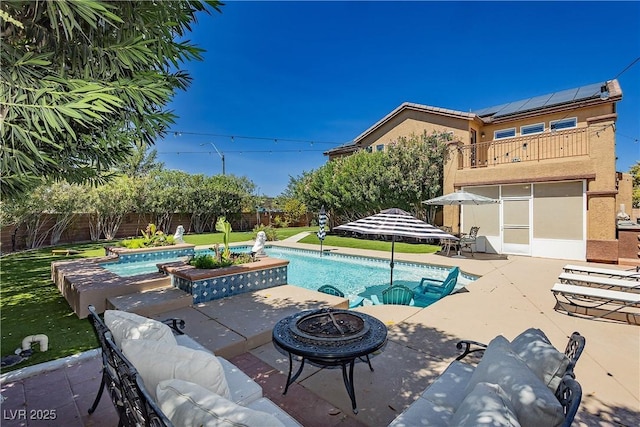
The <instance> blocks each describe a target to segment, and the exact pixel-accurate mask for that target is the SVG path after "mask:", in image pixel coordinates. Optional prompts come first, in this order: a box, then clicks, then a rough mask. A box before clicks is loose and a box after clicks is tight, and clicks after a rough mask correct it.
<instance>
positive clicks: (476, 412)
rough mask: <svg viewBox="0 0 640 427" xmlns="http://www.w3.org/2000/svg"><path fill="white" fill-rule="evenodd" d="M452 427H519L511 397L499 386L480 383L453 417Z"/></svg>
mask: <svg viewBox="0 0 640 427" xmlns="http://www.w3.org/2000/svg"><path fill="white" fill-rule="evenodd" d="M449 425H450V426H465V427H478V426H491V427H519V426H520V423H519V422H518V419H517V418H516V415H515V410H514V409H513V406H512V404H511V400H510V399H509V396H507V395H506V393H505V392H504V390H502V387H500V386H499V385H497V384H489V383H478V384H476V386H475V387H474V388H473V390H472V391H471V393H469V394H468V395H467V397H465V398H464V400H463V401H462V403H461V404H460V406H459V407H458V409H457V410H456V412H455V413H454V414H453V417H451V421H450V423H449Z"/></svg>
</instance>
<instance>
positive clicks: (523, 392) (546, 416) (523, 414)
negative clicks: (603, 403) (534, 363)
mask: <svg viewBox="0 0 640 427" xmlns="http://www.w3.org/2000/svg"><path fill="white" fill-rule="evenodd" d="M481 382H487V383H492V384H498V385H500V387H502V389H503V390H504V392H505V393H506V394H507V396H509V400H510V401H511V404H512V405H513V408H514V409H515V411H516V415H517V417H518V421H519V422H520V424H521V425H522V426H523V427H528V426H534V427H538V426H548V427H552V426H559V425H561V424H562V422H563V421H564V412H563V409H562V405H561V404H560V402H559V401H558V399H556V397H555V395H554V394H553V393H552V392H551V391H550V390H549V388H548V387H547V386H546V384H544V383H543V382H542V381H540V379H539V378H538V377H537V376H536V375H535V374H534V373H533V372H532V371H531V370H530V369H529V367H527V365H526V364H525V363H524V362H523V361H522V359H520V357H519V356H518V355H516V354H515V353H514V352H513V350H512V349H511V345H510V344H509V341H507V339H506V338H505V337H503V336H502V335H499V336H497V337H496V338H494V339H493V340H492V341H491V342H490V343H489V345H488V346H487V349H486V351H485V352H484V356H483V357H482V360H480V363H478V366H477V367H476V369H475V371H474V372H473V375H472V376H471V379H470V380H469V383H468V384H467V388H466V392H465V393H466V394H469V393H471V392H472V391H473V389H474V387H475V386H476V384H478V383H481Z"/></svg>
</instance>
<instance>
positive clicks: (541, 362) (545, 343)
mask: <svg viewBox="0 0 640 427" xmlns="http://www.w3.org/2000/svg"><path fill="white" fill-rule="evenodd" d="M511 348H512V349H513V351H514V353H515V354H517V355H518V356H520V358H521V359H522V360H523V361H524V363H526V364H527V366H528V367H529V369H531V370H532V371H533V373H534V374H536V376H537V377H538V378H540V380H541V381H542V382H543V383H545V384H546V385H547V387H549V389H550V390H551V391H553V392H555V391H556V389H557V388H558V386H559V385H560V382H561V381H562V377H563V376H564V373H565V372H566V370H567V366H569V358H568V357H567V356H566V355H565V354H564V353H563V352H561V351H558V350H557V349H556V348H555V347H554V346H553V345H552V344H551V341H549V338H547V336H546V335H545V334H544V332H542V331H541V330H540V329H535V328H530V329H527V330H526V331H524V332H523V333H521V334H520V335H518V336H517V337H515V338H514V339H513V341H511Z"/></svg>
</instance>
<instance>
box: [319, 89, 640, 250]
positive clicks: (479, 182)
mask: <svg viewBox="0 0 640 427" xmlns="http://www.w3.org/2000/svg"><path fill="white" fill-rule="evenodd" d="M620 99H622V91H621V89H620V86H619V84H618V81H617V80H610V81H606V82H601V83H596V84H592V85H588V86H582V87H579V88H575V89H569V90H563V91H560V92H556V93H551V94H548V95H542V96H536V97H533V98H529V99H524V100H520V101H515V102H509V103H506V104H503V105H498V106H495V107H491V108H485V109H482V110H479V111H475V112H470V113H469V112H462V111H455V110H450V109H445V108H437V107H431V106H428V105H419V104H412V103H404V104H402V105H400V106H399V107H398V108H396V109H395V110H393V111H392V112H390V113H389V114H387V115H386V116H385V117H384V118H382V119H381V120H380V121H378V122H377V123H375V124H374V125H373V126H371V127H370V128H369V129H367V130H366V131H365V132H364V133H362V134H361V135H359V136H358V137H357V138H355V139H354V140H353V142H351V143H349V144H346V145H343V146H340V147H336V148H334V149H332V150H329V151H327V152H326V153H325V154H326V155H328V156H329V159H330V160H331V159H333V158H335V157H338V156H343V155H348V154H350V153H353V152H354V151H356V150H360V149H368V150H385V147H386V145H387V144H390V143H393V142H394V141H396V140H397V139H398V137H400V136H409V135H411V134H416V135H419V134H421V133H422V132H424V131H425V130H426V131H427V132H428V133H431V132H433V131H436V132H449V133H451V134H452V141H451V142H450V143H449V158H448V160H447V161H446V163H445V171H444V193H445V194H446V193H450V192H453V191H455V190H458V189H464V190H466V191H469V192H473V193H476V194H480V195H483V196H488V197H491V198H494V199H497V200H499V201H500V203H496V204H492V205H478V206H475V205H474V206H468V205H465V206H462V207H458V206H445V207H444V210H443V223H444V225H451V226H452V227H453V229H454V231H456V232H460V231H462V232H465V231H466V232H468V231H469V229H470V227H472V226H479V227H480V232H479V236H480V238H479V243H478V249H479V250H482V251H486V252H494V253H504V254H520V255H531V256H537V257H549V258H565V259H576V260H590V261H604V262H617V260H618V241H617V236H616V226H617V222H616V214H617V213H618V211H619V210H620V205H621V204H625V205H626V206H627V207H628V208H630V207H631V187H630V185H629V182H630V179H629V176H628V175H627V176H626V177H625V176H624V174H620V173H616V170H615V164H616V154H615V153H616V150H615V148H616V147H615V124H616V118H617V115H616V102H618V101H620ZM622 181H624V183H623V184H624V185H623V186H622V187H621V189H623V190H624V191H619V186H620V183H621V182H622Z"/></svg>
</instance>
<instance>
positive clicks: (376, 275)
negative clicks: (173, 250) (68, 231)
mask: <svg viewBox="0 0 640 427" xmlns="http://www.w3.org/2000/svg"><path fill="white" fill-rule="evenodd" d="M233 250H234V251H237V252H248V251H249V250H250V248H249V247H235V248H233ZM265 250H266V252H267V255H269V256H271V257H275V258H282V259H286V260H288V261H289V266H288V271H287V275H288V281H287V282H288V283H289V284H291V285H295V286H300V287H302V288H306V289H310V290H317V289H318V288H319V287H320V286H322V285H333V286H335V287H337V288H338V289H340V290H341V291H342V292H344V294H345V297H347V298H349V299H355V297H356V296H364V297H369V296H370V295H372V294H378V295H379V294H380V292H381V291H382V289H384V288H385V287H388V286H389V279H390V270H389V259H377V258H367V257H360V256H352V255H343V254H336V253H332V252H324V253H323V255H322V257H321V256H320V253H319V251H310V250H303V249H293V248H284V247H276V246H271V247H267V248H265ZM208 251H209V250H198V251H196V254H199V253H206V252H208ZM171 261H176V257H173V258H162V257H159V258H155V259H153V260H149V261H141V262H127V263H110V264H103V267H104V268H106V269H107V270H109V271H111V272H113V273H115V274H118V275H120V276H133V275H138V274H145V273H151V272H154V271H157V267H156V264H158V263H161V262H171ZM448 273H449V267H443V266H436V265H428V264H416V263H406V262H397V261H396V262H395V263H394V269H393V283H394V284H396V285H405V286H407V287H409V288H414V287H415V286H416V285H418V284H419V283H420V280H421V279H422V278H423V277H430V278H435V279H444V278H445V277H446V276H447V274H448ZM475 279H476V278H475V277H473V276H470V275H468V274H465V273H461V274H460V277H459V278H458V284H457V286H456V288H457V289H459V288H461V287H464V286H466V285H468V284H469V283H470V282H472V281H473V280H475Z"/></svg>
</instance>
